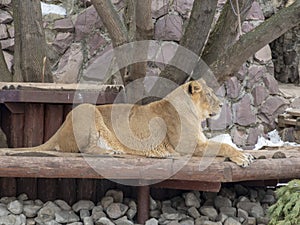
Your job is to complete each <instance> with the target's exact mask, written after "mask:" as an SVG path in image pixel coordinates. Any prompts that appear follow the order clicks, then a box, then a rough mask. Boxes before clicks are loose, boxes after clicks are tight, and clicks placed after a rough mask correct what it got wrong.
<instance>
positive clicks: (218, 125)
mask: <svg viewBox="0 0 300 225" xmlns="http://www.w3.org/2000/svg"><path fill="white" fill-rule="evenodd" d="M207 123H208V127H209V128H210V129H211V130H225V129H226V128H227V127H229V126H231V125H232V124H233V120H232V112H231V107H230V105H229V104H228V103H224V105H223V106H222V110H221V113H220V116H219V118H218V119H208V120H207Z"/></svg>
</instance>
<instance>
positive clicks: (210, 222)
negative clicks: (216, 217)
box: [195, 220, 222, 225]
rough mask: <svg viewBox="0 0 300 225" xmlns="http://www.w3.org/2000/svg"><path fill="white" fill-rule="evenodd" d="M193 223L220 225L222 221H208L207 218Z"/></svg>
mask: <svg viewBox="0 0 300 225" xmlns="http://www.w3.org/2000/svg"><path fill="white" fill-rule="evenodd" d="M195 225H222V223H221V222H212V221H209V220H204V221H201V222H198V221H196V222H195Z"/></svg>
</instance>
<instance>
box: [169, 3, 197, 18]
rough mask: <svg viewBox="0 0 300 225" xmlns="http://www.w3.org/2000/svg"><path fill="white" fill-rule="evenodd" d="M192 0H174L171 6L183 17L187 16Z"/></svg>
mask: <svg viewBox="0 0 300 225" xmlns="http://www.w3.org/2000/svg"><path fill="white" fill-rule="evenodd" d="M193 3H194V1H193V0H174V2H173V5H172V8H173V9H174V10H175V11H177V12H179V13H180V15H181V16H182V17H183V18H188V17H189V16H190V13H191V11H192V8H193Z"/></svg>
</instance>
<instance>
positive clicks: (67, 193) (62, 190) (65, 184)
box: [56, 178, 77, 205]
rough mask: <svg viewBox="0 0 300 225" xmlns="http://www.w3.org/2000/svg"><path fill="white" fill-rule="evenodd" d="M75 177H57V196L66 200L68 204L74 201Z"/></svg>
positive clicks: (75, 197)
mask: <svg viewBox="0 0 300 225" xmlns="http://www.w3.org/2000/svg"><path fill="white" fill-rule="evenodd" d="M76 194H77V193H76V179H69V178H63V179H57V196H56V197H57V198H58V199H62V200H64V201H66V202H67V203H68V204H69V205H72V204H74V203H75V202H76V199H77V196H76Z"/></svg>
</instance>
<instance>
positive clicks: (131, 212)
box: [126, 200, 137, 220]
mask: <svg viewBox="0 0 300 225" xmlns="http://www.w3.org/2000/svg"><path fill="white" fill-rule="evenodd" d="M127 205H128V207H129V209H128V210H127V212H126V215H127V217H128V219H130V220H132V219H133V218H134V217H135V215H136V213H137V206H136V203H135V201H133V200H130V201H129V202H128V203H127Z"/></svg>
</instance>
